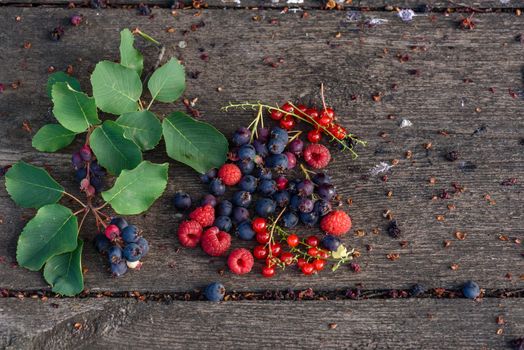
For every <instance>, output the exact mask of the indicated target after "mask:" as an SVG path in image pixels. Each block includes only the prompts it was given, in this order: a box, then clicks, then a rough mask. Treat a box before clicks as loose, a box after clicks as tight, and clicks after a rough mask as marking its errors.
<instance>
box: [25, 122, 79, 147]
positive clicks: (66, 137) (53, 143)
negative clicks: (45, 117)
mask: <svg viewBox="0 0 524 350" xmlns="http://www.w3.org/2000/svg"><path fill="white" fill-rule="evenodd" d="M75 135H76V132H74V131H71V130H67V129H66V128H64V127H63V126H62V125H60V124H47V125H44V126H43V127H41V128H40V130H38V132H37V133H36V135H35V136H33V142H32V144H33V147H34V148H36V149H37V150H39V151H41V152H56V151H58V150H59V149H62V148H64V147H66V146H68V145H69V144H71V142H73V140H74V139H75Z"/></svg>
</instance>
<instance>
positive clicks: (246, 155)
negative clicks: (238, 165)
mask: <svg viewBox="0 0 524 350" xmlns="http://www.w3.org/2000/svg"><path fill="white" fill-rule="evenodd" d="M256 154H257V152H256V150H255V147H253V145H250V144H247V145H243V146H241V147H240V148H239V149H238V157H239V158H240V159H241V160H253V159H255V156H256Z"/></svg>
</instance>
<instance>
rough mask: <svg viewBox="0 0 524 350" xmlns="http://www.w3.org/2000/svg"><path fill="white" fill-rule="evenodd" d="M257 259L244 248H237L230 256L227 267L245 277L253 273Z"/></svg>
mask: <svg viewBox="0 0 524 350" xmlns="http://www.w3.org/2000/svg"><path fill="white" fill-rule="evenodd" d="M254 262H255V259H254V258H253V255H251V252H250V251H249V250H247V249H244V248H237V249H235V250H233V251H232V252H231V254H229V257H228V258H227V265H228V266H229V269H230V270H231V272H233V273H234V274H237V275H243V274H246V273H248V272H249V271H251V269H252V268H253V263H254Z"/></svg>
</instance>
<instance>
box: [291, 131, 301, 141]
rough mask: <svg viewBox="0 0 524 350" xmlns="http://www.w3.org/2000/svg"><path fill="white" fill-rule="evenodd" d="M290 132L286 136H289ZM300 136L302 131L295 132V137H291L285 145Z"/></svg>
mask: <svg viewBox="0 0 524 350" xmlns="http://www.w3.org/2000/svg"><path fill="white" fill-rule="evenodd" d="M291 133H292V131H290V132H289V133H288V134H291ZM301 134H302V131H296V132H295V135H293V136H292V137H291V138H290V139H289V141H288V142H287V143H290V142H291V141H293V140H295V139H296V138H297V137H299V136H300V135H301Z"/></svg>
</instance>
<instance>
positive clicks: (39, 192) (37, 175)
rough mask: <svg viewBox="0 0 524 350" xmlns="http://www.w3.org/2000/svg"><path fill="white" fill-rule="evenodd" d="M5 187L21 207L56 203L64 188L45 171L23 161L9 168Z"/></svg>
mask: <svg viewBox="0 0 524 350" xmlns="http://www.w3.org/2000/svg"><path fill="white" fill-rule="evenodd" d="M5 187H6V189H7V192H8V193H9V195H10V196H11V199H13V201H14V202H15V203H16V204H17V205H19V206H21V207H23V208H40V207H42V206H44V205H46V204H51V203H56V202H58V200H60V198H61V197H62V194H63V193H64V188H63V187H62V186H60V184H59V183H58V182H56V181H55V180H54V179H53V178H52V177H51V176H50V175H49V174H48V173H47V171H45V170H44V169H42V168H39V167H36V166H33V165H31V164H27V163H25V162H23V161H19V162H18V163H15V164H14V165H13V166H12V167H11V168H10V169H9V171H8V172H7V174H6V175H5Z"/></svg>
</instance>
